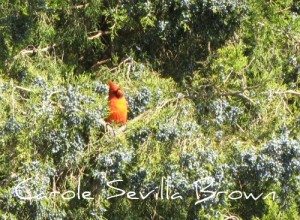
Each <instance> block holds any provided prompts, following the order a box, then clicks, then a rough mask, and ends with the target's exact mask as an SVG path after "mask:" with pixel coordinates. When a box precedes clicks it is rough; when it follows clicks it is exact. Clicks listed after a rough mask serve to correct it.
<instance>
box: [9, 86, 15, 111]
mask: <svg viewBox="0 0 300 220" xmlns="http://www.w3.org/2000/svg"><path fill="white" fill-rule="evenodd" d="M10 85H11V86H12V90H11V105H12V115H13V117H15V99H14V90H15V87H14V81H13V80H11V81H10Z"/></svg>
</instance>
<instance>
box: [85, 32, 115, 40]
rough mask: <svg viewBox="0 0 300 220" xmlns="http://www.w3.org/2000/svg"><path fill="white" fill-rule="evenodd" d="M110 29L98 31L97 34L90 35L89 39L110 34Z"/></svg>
mask: <svg viewBox="0 0 300 220" xmlns="http://www.w3.org/2000/svg"><path fill="white" fill-rule="evenodd" d="M109 34H110V31H98V32H97V33H96V34H95V35H92V36H89V37H88V40H94V39H96V38H99V37H102V36H105V35H109Z"/></svg>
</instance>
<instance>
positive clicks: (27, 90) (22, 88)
mask: <svg viewBox="0 0 300 220" xmlns="http://www.w3.org/2000/svg"><path fill="white" fill-rule="evenodd" d="M15 88H17V89H20V90H24V91H26V92H33V91H32V90H31V89H27V88H24V87H21V86H15Z"/></svg>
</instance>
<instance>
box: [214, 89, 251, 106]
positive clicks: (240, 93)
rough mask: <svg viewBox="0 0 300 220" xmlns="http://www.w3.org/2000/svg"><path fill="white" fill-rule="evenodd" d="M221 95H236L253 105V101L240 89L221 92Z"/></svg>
mask: <svg viewBox="0 0 300 220" xmlns="http://www.w3.org/2000/svg"><path fill="white" fill-rule="evenodd" d="M220 95H221V96H238V97H240V98H242V99H244V100H246V101H248V102H250V103H251V104H252V105H254V104H255V103H254V101H253V100H252V99H250V98H249V97H248V96H246V95H245V94H244V93H243V92H240V91H233V92H226V93H221V94H220Z"/></svg>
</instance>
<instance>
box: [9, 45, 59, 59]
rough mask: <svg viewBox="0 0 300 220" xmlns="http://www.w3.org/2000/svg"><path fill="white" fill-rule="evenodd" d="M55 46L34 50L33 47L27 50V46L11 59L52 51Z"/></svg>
mask: <svg viewBox="0 0 300 220" xmlns="http://www.w3.org/2000/svg"><path fill="white" fill-rule="evenodd" d="M55 46H56V44H52V45H51V46H47V47H44V48H41V49H39V48H35V47H34V46H31V47H32V49H28V48H29V46H28V47H27V49H23V50H21V51H20V53H19V54H17V55H16V56H14V58H13V59H16V58H18V57H19V56H20V55H21V56H23V55H32V54H35V53H37V52H47V51H49V50H51V49H53V48H54V47H55Z"/></svg>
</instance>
